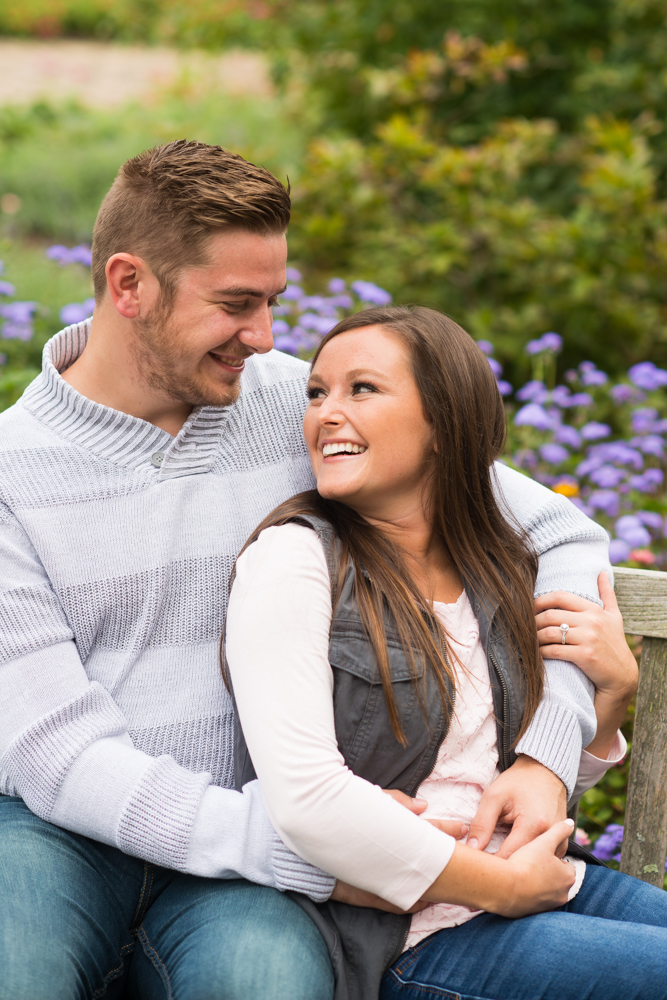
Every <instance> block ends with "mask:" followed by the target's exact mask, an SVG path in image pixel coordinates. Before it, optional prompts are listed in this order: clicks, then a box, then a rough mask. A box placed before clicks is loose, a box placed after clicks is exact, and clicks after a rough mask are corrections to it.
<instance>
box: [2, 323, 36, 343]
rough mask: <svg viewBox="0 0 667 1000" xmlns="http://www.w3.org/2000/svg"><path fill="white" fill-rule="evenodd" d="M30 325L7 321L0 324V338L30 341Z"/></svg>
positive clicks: (31, 330)
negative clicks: (0, 334)
mask: <svg viewBox="0 0 667 1000" xmlns="http://www.w3.org/2000/svg"><path fill="white" fill-rule="evenodd" d="M33 332H34V331H33V328H32V323H15V322H14V321H13V320H8V321H7V322H6V323H3V324H2V336H3V338H4V339H5V340H30V338H31V337H32V335H33Z"/></svg>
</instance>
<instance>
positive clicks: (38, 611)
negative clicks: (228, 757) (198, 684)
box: [0, 504, 334, 900]
mask: <svg viewBox="0 0 667 1000" xmlns="http://www.w3.org/2000/svg"><path fill="white" fill-rule="evenodd" d="M0 692H1V695H0V792H2V793H3V794H12V795H19V796H20V797H21V798H23V800H24V802H25V803H26V805H27V806H28V807H29V808H30V809H31V810H32V811H33V812H34V813H36V814H37V815H38V816H40V817H41V818H42V819H44V820H47V821H49V822H52V823H54V824H56V825H58V826H61V827H64V828H65V829H68V830H71V831H73V832H76V833H82V834H84V835H85V836H88V837H91V838H93V839H95V840H99V841H101V842H103V843H107V844H110V845H112V846H115V847H118V848H120V849H121V850H122V851H124V852H125V853H127V854H132V855H135V856H137V857H141V858H144V859H145V860H147V861H152V862H154V863H155V864H159V865H163V866H165V867H169V868H174V869H177V870H179V871H190V872H192V873H194V874H203V875H208V876H214V877H217V878H239V877H242V878H248V879H251V880H253V881H257V882H262V883H263V884H265V885H271V886H274V887H276V888H279V889H296V890H299V891H302V892H305V893H307V894H308V895H311V896H312V898H314V899H316V900H322V899H326V898H327V897H328V896H329V895H330V893H331V891H332V889H333V884H334V880H333V879H332V878H331V877H330V876H328V875H325V874H324V873H323V872H320V871H317V870H315V869H313V868H312V867H311V866H310V865H308V864H307V863H305V862H303V861H302V860H301V859H300V858H298V857H296V856H295V855H293V854H292V853H291V852H288V851H287V849H286V848H285V847H284V845H283V843H282V841H281V840H280V839H279V838H278V836H277V834H276V833H275V831H274V830H273V828H272V826H271V823H270V821H269V820H268V817H267V814H266V810H265V808H264V804H263V801H262V797H261V793H260V790H259V787H258V783H257V782H255V783H254V785H253V786H249V787H248V789H247V790H246V791H245V792H244V794H240V793H238V792H235V791H233V790H231V789H223V788H218V787H216V786H213V785H212V784H211V775H210V774H207V773H202V774H195V773H193V772H191V771H188V770H187V769H186V768H184V767H181V766H180V765H179V764H177V763H176V761H175V760H173V758H171V757H169V756H166V755H165V756H162V757H157V758H155V757H151V756H149V755H148V754H146V753H143V752H141V751H139V750H137V749H135V747H134V746H133V745H132V741H131V739H130V736H129V735H128V732H127V724H126V721H125V718H124V717H123V714H122V713H121V711H120V710H119V709H118V707H117V705H116V704H115V702H114V700H113V698H112V697H111V695H110V694H109V692H108V691H107V690H106V689H105V688H104V687H103V686H102V685H101V684H99V683H97V682H96V681H91V680H90V679H89V678H88V676H87V675H86V671H85V668H84V665H83V664H82V662H81V659H80V658H79V655H78V652H77V648H76V645H75V644H74V641H73V638H72V632H71V630H70V628H69V625H68V622H67V618H66V616H65V614H64V611H63V609H62V607H61V605H60V602H59V600H58V598H57V596H56V594H55V592H54V590H53V588H52V586H51V584H50V581H49V578H48V576H47V573H46V571H45V569H44V567H43V565H42V563H41V562H40V560H39V558H38V556H37V554H36V553H35V551H34V548H33V546H32V545H31V543H30V541H29V539H28V537H27V536H26V534H25V532H24V531H23V530H22V528H21V526H20V525H19V524H18V523H17V522H16V520H15V519H14V518H13V516H12V515H11V513H10V512H9V511H8V510H7V508H6V507H3V506H2V505H1V504H0ZM213 843H215V849H213V848H212V844H213Z"/></svg>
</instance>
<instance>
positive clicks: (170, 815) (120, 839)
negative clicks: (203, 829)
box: [117, 756, 211, 871]
mask: <svg viewBox="0 0 667 1000" xmlns="http://www.w3.org/2000/svg"><path fill="white" fill-rule="evenodd" d="M210 783H211V775H210V774H207V773H206V772H204V773H203V774H192V772H191V771H187V770H186V769H185V768H184V767H180V766H179V765H178V764H177V763H176V761H175V760H173V759H172V758H171V757H167V756H163V757H156V759H155V761H154V763H153V764H151V766H150V767H149V768H148V770H147V771H146V773H145V774H144V776H143V778H142V780H141V781H140V782H139V784H138V786H137V787H136V789H135V791H134V793H133V794H132V797H131V798H130V800H129V802H128V803H127V805H126V807H125V809H124V811H123V814H122V816H121V818H120V822H119V824H118V834H117V843H118V847H119V849H120V850H121V851H124V852H125V854H131V855H132V856H133V857H136V858H143V860H144V861H151V862H152V863H153V864H156V865H160V866H161V867H163V868H174V869H175V870H176V871H185V870H186V859H187V851H188V841H189V837H190V831H191V829H192V824H193V823H194V818H195V813H196V812H197V810H198V808H199V804H200V802H201V800H202V797H203V795H204V793H205V791H206V789H207V788H208V786H209V785H210Z"/></svg>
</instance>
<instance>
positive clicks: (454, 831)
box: [426, 819, 468, 840]
mask: <svg viewBox="0 0 667 1000" xmlns="http://www.w3.org/2000/svg"><path fill="white" fill-rule="evenodd" d="M426 822H427V823H430V824H431V826H434V827H436V829H438V830H442V832H443V833H448V834H449V836H450V837H453V838H454V840H462V839H463V838H464V837H465V835H466V833H467V832H468V824H467V823H461V822H459V820H453V819H427V820H426Z"/></svg>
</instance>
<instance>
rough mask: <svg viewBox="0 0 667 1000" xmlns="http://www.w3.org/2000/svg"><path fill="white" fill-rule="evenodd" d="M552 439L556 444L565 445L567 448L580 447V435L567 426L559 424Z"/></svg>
mask: <svg viewBox="0 0 667 1000" xmlns="http://www.w3.org/2000/svg"><path fill="white" fill-rule="evenodd" d="M554 437H555V440H556V441H557V442H558V444H566V445H567V446H568V447H569V448H579V447H581V434H580V433H579V431H578V430H576V429H575V428H574V427H570V426H569V424H561V426H560V427H558V428H556V433H555V435H554Z"/></svg>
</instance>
